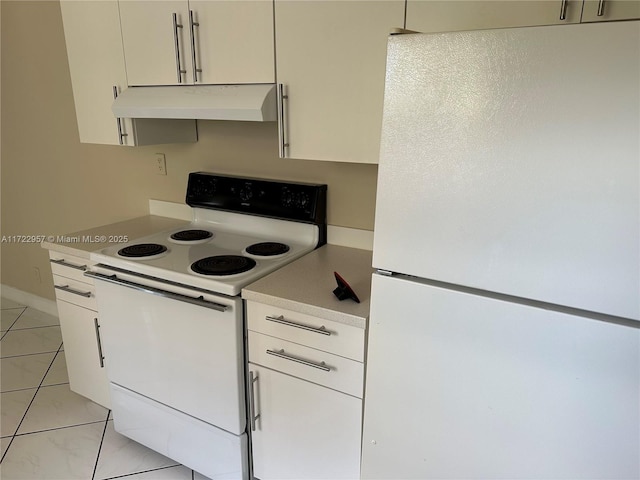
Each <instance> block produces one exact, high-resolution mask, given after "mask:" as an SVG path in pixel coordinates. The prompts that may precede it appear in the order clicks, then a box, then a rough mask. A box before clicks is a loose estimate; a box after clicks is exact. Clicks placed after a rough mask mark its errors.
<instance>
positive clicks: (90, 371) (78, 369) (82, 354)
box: [58, 300, 111, 408]
mask: <svg viewBox="0 0 640 480" xmlns="http://www.w3.org/2000/svg"><path fill="white" fill-rule="evenodd" d="M58 315H59V316H60V328H61V330H62V341H63V343H64V352H65V356H66V359H67V370H68V372H69V385H70V387H71V390H73V391H74V392H76V393H79V394H80V395H82V396H85V397H87V398H89V399H91V400H93V401H94V402H96V403H99V404H100V405H102V406H104V407H106V408H111V398H110V395H109V380H107V373H106V369H105V368H104V366H103V364H102V362H101V361H100V357H101V346H100V343H99V333H98V329H97V328H96V318H97V316H98V315H97V313H96V312H94V311H93V310H88V309H86V308H82V307H79V306H77V305H73V304H71V303H68V302H64V301H60V300H58Z"/></svg>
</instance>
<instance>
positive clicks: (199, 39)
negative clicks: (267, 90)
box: [119, 0, 275, 85]
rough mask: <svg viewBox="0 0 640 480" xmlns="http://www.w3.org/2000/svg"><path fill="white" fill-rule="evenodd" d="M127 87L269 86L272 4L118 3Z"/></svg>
mask: <svg viewBox="0 0 640 480" xmlns="http://www.w3.org/2000/svg"><path fill="white" fill-rule="evenodd" d="M119 3H120V20H121V26H122V40H123V43H124V55H125V62H126V69H127V79H128V83H129V85H176V84H194V83H205V84H227V83H273V82H274V80H275V73H274V49H273V1H272V0H246V1H244V0H243V1H224V0H221V1H218V0H190V1H186V0H185V1H160V0H157V1H143V0H120V2H119Z"/></svg>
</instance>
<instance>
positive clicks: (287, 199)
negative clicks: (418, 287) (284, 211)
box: [281, 187, 293, 207]
mask: <svg viewBox="0 0 640 480" xmlns="http://www.w3.org/2000/svg"><path fill="white" fill-rule="evenodd" d="M281 199H282V206H283V207H290V206H292V205H293V193H292V192H291V190H289V189H288V188H286V187H285V188H283V189H282V197H281Z"/></svg>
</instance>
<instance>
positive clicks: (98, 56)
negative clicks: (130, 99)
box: [60, 0, 133, 145]
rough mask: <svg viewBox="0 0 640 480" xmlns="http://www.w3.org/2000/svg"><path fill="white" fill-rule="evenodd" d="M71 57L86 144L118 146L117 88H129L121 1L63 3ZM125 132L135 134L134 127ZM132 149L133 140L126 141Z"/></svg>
mask: <svg viewBox="0 0 640 480" xmlns="http://www.w3.org/2000/svg"><path fill="white" fill-rule="evenodd" d="M60 8H61V11H62V21H63V24H64V36H65V40H66V44H67V57H68V60H69V71H70V74H71V84H72V87H73V99H74V102H75V107H76V117H77V121H78V133H79V136H80V142H82V143H100V144H108V145H118V144H119V143H120V135H119V132H118V121H117V120H116V118H115V117H114V116H113V112H112V111H111V104H112V103H113V95H114V87H115V88H116V89H117V90H120V89H121V88H124V87H125V86H126V85H127V78H126V74H125V65H124V57H123V55H122V38H121V36H120V17H119V15H118V2H117V1H116V0H113V1H106V0H105V1H100V2H88V1H84V2H79V1H67V0H63V1H62V2H60ZM120 128H121V131H122V133H131V132H132V128H131V122H130V121H129V120H124V119H122V120H121V122H120ZM122 141H123V143H124V144H132V142H133V136H131V135H129V136H123V137H122Z"/></svg>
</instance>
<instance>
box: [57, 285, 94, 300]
mask: <svg viewBox="0 0 640 480" xmlns="http://www.w3.org/2000/svg"><path fill="white" fill-rule="evenodd" d="M53 287H54V288H57V289H58V290H62V291H63V292H68V293H73V294H74V295H79V296H81V297H86V298H89V297H91V292H80V291H78V290H74V289H73V288H70V287H69V285H54V286H53Z"/></svg>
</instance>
